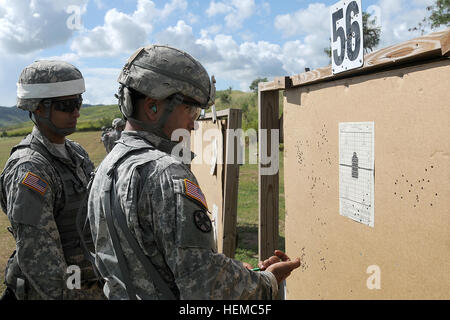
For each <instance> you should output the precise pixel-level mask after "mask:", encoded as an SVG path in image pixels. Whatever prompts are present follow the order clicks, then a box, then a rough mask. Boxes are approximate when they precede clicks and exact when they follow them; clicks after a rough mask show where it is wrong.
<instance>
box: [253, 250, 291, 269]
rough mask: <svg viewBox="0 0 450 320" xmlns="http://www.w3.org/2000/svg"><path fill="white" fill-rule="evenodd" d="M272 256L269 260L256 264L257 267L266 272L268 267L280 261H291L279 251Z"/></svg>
mask: <svg viewBox="0 0 450 320" xmlns="http://www.w3.org/2000/svg"><path fill="white" fill-rule="evenodd" d="M274 254H275V255H274V256H272V257H270V258H269V259H266V260H264V261H260V262H259V263H258V267H259V268H260V269H261V270H262V271H264V270H266V269H267V268H268V267H269V266H270V265H272V264H275V263H278V262H281V261H291V259H290V258H289V257H288V256H287V255H286V254H285V253H284V252H283V251H281V250H275V252H274Z"/></svg>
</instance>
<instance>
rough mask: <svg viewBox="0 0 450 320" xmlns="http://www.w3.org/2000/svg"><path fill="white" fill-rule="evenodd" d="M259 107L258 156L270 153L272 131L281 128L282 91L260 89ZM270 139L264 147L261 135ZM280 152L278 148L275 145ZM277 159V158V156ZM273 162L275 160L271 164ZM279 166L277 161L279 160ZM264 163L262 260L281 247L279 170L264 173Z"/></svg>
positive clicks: (260, 197) (261, 183)
mask: <svg viewBox="0 0 450 320" xmlns="http://www.w3.org/2000/svg"><path fill="white" fill-rule="evenodd" d="M258 109H259V129H260V131H259V159H260V160H261V154H262V153H263V152H264V153H265V154H268V153H269V151H270V150H271V145H272V143H276V144H277V146H278V144H279V141H271V134H270V131H271V130H272V129H279V119H278V112H279V92H278V90H275V91H261V90H260V91H259V93H258ZM261 129H267V136H266V137H263V136H262V134H261ZM263 138H266V139H268V140H267V141H268V143H267V149H268V150H261V149H262V148H261V139H263ZM276 150H277V152H278V148H276ZM277 159H278V158H277ZM272 165H273V164H272ZM276 165H277V166H278V163H277V164H276ZM264 167H265V166H263V165H262V164H261V161H259V173H258V175H259V179H258V186H259V190H258V193H259V195H258V200H259V201H258V203H259V228H258V256H259V260H265V259H267V258H268V257H270V256H272V255H273V252H274V250H275V249H277V248H278V224H279V222H278V211H279V173H278V172H277V173H276V174H274V175H264V174H262V171H263V169H264Z"/></svg>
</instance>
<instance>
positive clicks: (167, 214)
mask: <svg viewBox="0 0 450 320" xmlns="http://www.w3.org/2000/svg"><path fill="white" fill-rule="evenodd" d="M185 179H188V180H189V181H191V182H192V183H193V184H197V181H196V179H195V177H194V176H193V175H192V173H191V172H190V171H189V170H187V169H186V168H184V167H183V166H180V165H172V166H170V167H169V168H168V169H167V170H165V171H164V172H163V173H162V174H161V175H160V177H159V183H155V184H154V190H153V192H152V203H153V204H155V205H152V207H153V208H154V209H153V210H154V211H153V223H154V224H155V228H154V230H157V231H156V232H157V233H156V238H157V242H158V241H159V243H158V245H159V247H160V248H164V251H165V252H164V254H165V256H166V261H167V263H168V265H169V267H170V269H171V270H172V272H173V274H174V276H175V281H176V284H177V286H178V288H179V290H180V298H181V299H194V300H196V299H198V300H205V299H206V300H209V299H230V300H238V299H272V298H274V297H275V296H276V293H277V292H276V291H277V290H278V285H277V283H276V280H275V277H274V276H273V274H271V273H270V272H254V271H250V270H248V269H246V268H245V267H244V266H243V264H242V263H241V262H239V261H236V260H233V259H230V258H228V257H226V256H225V255H223V254H218V253H215V252H214V249H213V248H214V247H215V246H214V236H213V232H212V225H211V221H210V220H209V218H208V216H207V215H206V207H205V205H204V204H203V203H202V201H199V200H197V199H195V197H196V192H197V191H198V190H195V189H193V190H188V188H191V186H192V185H190V186H187V185H186V182H185ZM194 188H195V187H194ZM200 193H201V191H200ZM198 198H200V200H201V197H198ZM156 204H157V205H156ZM174 204H176V206H174Z"/></svg>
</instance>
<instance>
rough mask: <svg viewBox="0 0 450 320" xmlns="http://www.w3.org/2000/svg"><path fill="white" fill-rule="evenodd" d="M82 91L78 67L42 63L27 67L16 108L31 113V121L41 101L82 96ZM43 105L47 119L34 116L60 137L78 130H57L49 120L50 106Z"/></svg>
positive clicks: (53, 62) (23, 71)
mask: <svg viewBox="0 0 450 320" xmlns="http://www.w3.org/2000/svg"><path fill="white" fill-rule="evenodd" d="M83 92H85V83H84V78H83V75H82V74H81V72H80V71H79V70H78V69H77V68H76V67H74V66H73V65H71V64H70V63H67V62H64V61H56V60H39V61H35V62H34V63H32V64H30V65H29V66H27V67H25V69H23V70H22V72H21V74H20V76H19V81H18V83H17V107H18V108H19V109H22V110H26V111H29V112H30V118H32V112H34V111H35V110H36V109H37V107H38V105H39V103H41V102H42V101H44V100H46V99H51V98H56V97H64V96H72V95H81V94H82V93H83ZM80 104H81V96H80ZM44 106H45V107H46V112H45V115H44V117H39V116H37V115H36V114H34V117H35V118H37V119H39V121H41V122H43V123H45V124H46V125H48V126H49V127H51V128H52V129H53V130H54V131H55V132H57V133H59V134H61V135H68V134H70V133H72V132H74V131H75V128H69V129H60V128H57V127H55V126H54V124H53V123H52V122H51V120H50V113H51V108H50V106H49V105H44ZM32 120H33V118H32ZM33 121H34V120H33Z"/></svg>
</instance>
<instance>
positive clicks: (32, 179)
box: [22, 172, 48, 195]
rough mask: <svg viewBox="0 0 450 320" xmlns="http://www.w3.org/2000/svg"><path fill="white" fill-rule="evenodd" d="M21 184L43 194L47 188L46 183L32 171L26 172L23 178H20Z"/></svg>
mask: <svg viewBox="0 0 450 320" xmlns="http://www.w3.org/2000/svg"><path fill="white" fill-rule="evenodd" d="M22 184H23V185H24V186H27V187H28V188H30V189H33V190H35V191H37V192H39V193H40V194H41V195H44V194H45V191H47V188H48V183H47V182H46V181H45V180H44V179H41V178H40V177H38V176H37V175H35V174H34V173H32V172H28V173H27V174H26V176H25V178H24V179H23V180H22Z"/></svg>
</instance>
